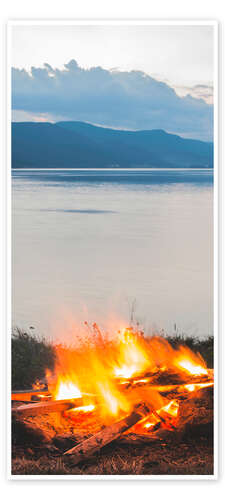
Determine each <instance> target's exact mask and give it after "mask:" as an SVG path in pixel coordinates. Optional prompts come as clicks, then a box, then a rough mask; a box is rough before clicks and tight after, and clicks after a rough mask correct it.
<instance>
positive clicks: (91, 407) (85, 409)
mask: <svg viewBox="0 0 225 500" xmlns="http://www.w3.org/2000/svg"><path fill="white" fill-rule="evenodd" d="M94 409H95V405H86V406H78V407H77V408H71V410H69V412H84V413H89V412H91V411H93V410H94Z"/></svg>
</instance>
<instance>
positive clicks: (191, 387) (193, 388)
mask: <svg viewBox="0 0 225 500" xmlns="http://www.w3.org/2000/svg"><path fill="white" fill-rule="evenodd" d="M212 385H213V382H205V383H204V384H186V385H185V386H184V388H185V389H187V390H188V391H189V392H193V391H196V390H198V389H203V388H204V387H210V386H212Z"/></svg>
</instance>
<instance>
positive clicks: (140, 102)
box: [12, 60, 213, 140]
mask: <svg viewBox="0 0 225 500" xmlns="http://www.w3.org/2000/svg"><path fill="white" fill-rule="evenodd" d="M12 108H13V110H14V111H16V113H17V116H18V112H19V111H20V112H21V111H22V112H24V113H28V115H29V116H32V117H33V118H32V119H36V120H37V119H38V118H39V117H42V118H43V117H51V120H55V121H57V119H58V117H60V119H64V120H81V121H87V122H91V123H95V124H99V125H102V126H107V127H114V128H123V129H132V130H138V129H139V130H141V129H156V128H160V129H164V130H166V131H168V132H172V133H178V134H181V135H185V136H186V137H194V138H199V139H203V140H212V134H213V107H212V105H209V104H207V103H206V102H205V101H204V100H203V99H198V98H195V97H193V96H191V95H187V96H185V97H181V96H178V95H177V93H176V92H175V90H174V89H172V88H171V87H170V86H169V85H167V84H166V83H165V82H160V81H158V80H157V79H154V78H152V77H150V76H149V75H147V74H145V73H143V72H141V71H129V72H125V71H117V70H111V71H108V70H105V69H103V68H102V67H93V68H90V69H83V68H81V67H79V66H78V64H77V62H76V61H75V60H71V61H70V62H69V63H68V64H65V66H64V68H63V69H62V70H60V69H57V68H56V69H55V68H52V67H51V66H50V65H49V64H45V65H44V67H43V68H37V67H32V68H31V71H30V72H28V71H26V70H24V69H22V70H20V69H17V68H13V69H12ZM34 117H35V118H34Z"/></svg>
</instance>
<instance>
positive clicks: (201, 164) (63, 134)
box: [12, 121, 213, 168]
mask: <svg viewBox="0 0 225 500" xmlns="http://www.w3.org/2000/svg"><path fill="white" fill-rule="evenodd" d="M97 167H98V168H107V167H123V168H132V167H149V168H150V167H155V168H179V167H180V168H211V167H213V143H212V142H204V141H200V140H197V139H184V138H182V137H180V136H179V135H176V134H170V133H168V132H166V131H164V130H163V129H153V130H137V131H127V130H118V129H111V128H107V127H100V126H96V125H92V124H89V123H86V122H80V121H63V122H56V123H54V124H53V123H50V122H44V123H41V122H12V168H97Z"/></svg>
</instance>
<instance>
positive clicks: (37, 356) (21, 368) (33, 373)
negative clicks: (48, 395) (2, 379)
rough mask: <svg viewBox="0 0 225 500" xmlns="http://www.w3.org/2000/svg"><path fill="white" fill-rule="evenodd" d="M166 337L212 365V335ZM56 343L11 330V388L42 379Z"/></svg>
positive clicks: (26, 385) (49, 367) (175, 345)
mask: <svg viewBox="0 0 225 500" xmlns="http://www.w3.org/2000/svg"><path fill="white" fill-rule="evenodd" d="M164 338H165V339H166V340H168V342H169V343H170V344H171V345H172V346H173V347H175V348H176V347H178V346H179V345H186V346H188V347H189V348H190V349H191V350H192V351H194V352H199V353H200V354H201V356H202V357H203V358H204V360H205V361H206V363H207V366H208V367H209V368H212V367H213V337H212V336H211V337H207V338H205V339H198V338H196V337H190V336H189V337H185V336H181V335H176V336H166V335H164ZM55 357H56V356H55V349H54V344H52V343H50V342H49V341H47V340H46V339H44V338H40V337H37V336H36V335H35V334H32V333H30V332H29V333H27V332H25V331H23V330H21V329H19V328H16V329H15V330H14V331H13V334H12V390H19V389H29V388H30V387H32V384H34V383H35V381H36V380H37V379H42V378H43V377H44V375H45V371H46V369H49V370H52V369H53V368H54V364H55Z"/></svg>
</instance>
